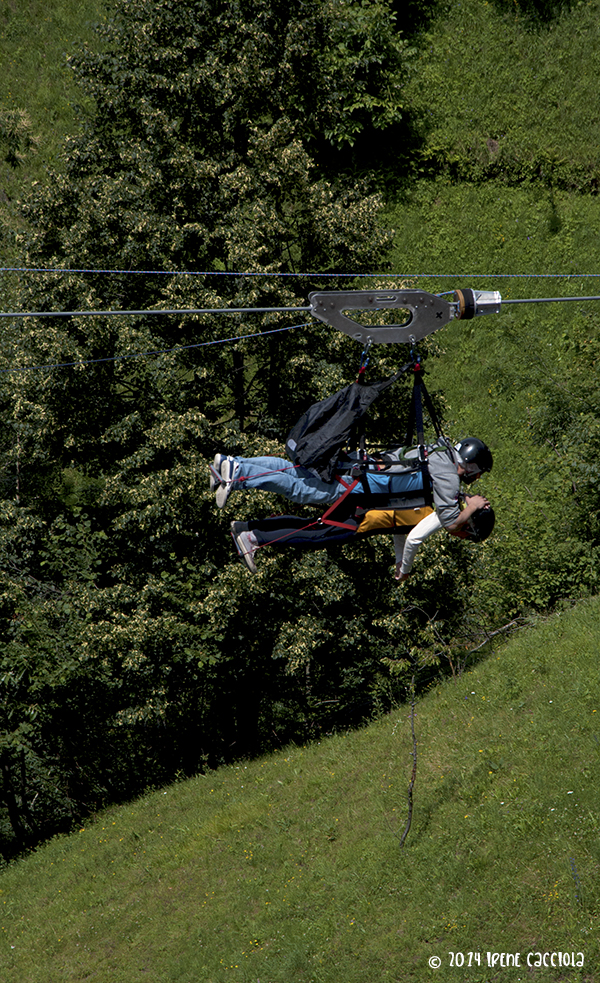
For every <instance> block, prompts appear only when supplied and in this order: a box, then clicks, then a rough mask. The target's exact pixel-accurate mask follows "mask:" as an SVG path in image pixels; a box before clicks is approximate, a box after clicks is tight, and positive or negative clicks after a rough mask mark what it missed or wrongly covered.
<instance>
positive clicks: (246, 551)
mask: <svg viewBox="0 0 600 983" xmlns="http://www.w3.org/2000/svg"><path fill="white" fill-rule="evenodd" d="M230 528H231V535H232V536H233V541H234V543H235V548H236V550H237V551H238V553H239V556H240V559H241V560H243V561H244V563H245V564H246V566H247V567H248V570H249V571H250V573H256V563H255V562H254V551H255V550H256V549H258V541H257V539H256V536H255V535H254V533H253V532H250V530H249V529H248V523H247V522H232V523H231V526H230Z"/></svg>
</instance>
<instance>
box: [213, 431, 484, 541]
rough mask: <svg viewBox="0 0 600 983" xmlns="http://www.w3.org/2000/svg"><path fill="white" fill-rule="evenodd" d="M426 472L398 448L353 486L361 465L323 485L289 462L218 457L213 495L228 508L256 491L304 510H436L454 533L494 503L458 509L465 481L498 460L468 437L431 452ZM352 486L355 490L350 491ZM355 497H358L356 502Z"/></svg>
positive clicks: (370, 463) (414, 454)
mask: <svg viewBox="0 0 600 983" xmlns="http://www.w3.org/2000/svg"><path fill="white" fill-rule="evenodd" d="M426 455H427V456H426V461H427V469H426V470H425V469H424V468H423V467H421V464H420V459H419V451H418V450H417V449H411V450H408V451H407V452H404V449H403V448H396V449H394V450H390V451H388V452H386V453H384V454H382V455H381V456H380V457H378V458H370V459H367V465H366V466H367V470H366V471H365V472H364V473H363V474H362V476H361V480H360V481H357V480H355V481H354V482H353V481H352V480H351V479H352V467H353V465H356V463H357V462H356V461H353V460H352V458H350V459H349V461H348V462H347V463H340V462H338V467H337V469H336V472H335V473H334V480H333V481H324V480H323V479H322V478H320V477H318V476H317V475H316V474H314V473H313V472H311V471H309V470H307V469H306V468H304V467H302V466H298V465H295V464H291V463H290V462H289V461H286V460H285V459H284V458H278V457H258V458H243V457H231V456H228V455H224V454H217V455H216V456H215V459H214V461H213V465H212V468H211V479H210V480H211V491H213V492H214V493H215V495H216V503H217V506H218V507H219V508H223V507H224V506H225V504H226V503H227V501H228V499H229V496H230V495H231V493H232V492H233V491H249V490H251V489H254V488H258V489H261V490H263V491H271V492H275V493H276V494H279V495H283V497H284V498H287V499H289V500H290V501H292V502H296V503H298V504H302V505H331V504H332V503H335V502H336V501H338V500H341V499H344V500H345V502H346V503H347V504H352V505H354V504H356V505H359V504H360V505H363V506H364V507H365V508H367V509H368V508H373V507H375V508H376V507H377V506H379V508H383V509H386V508H387V509H403V508H410V507H411V506H413V507H416V506H419V505H427V504H431V502H430V497H431V498H432V500H433V504H434V505H435V509H436V514H437V516H438V519H439V521H440V523H441V525H442V526H443V527H444V528H445V529H447V530H449V531H451V532H453V531H455V530H458V529H459V528H460V527H461V526H462V525H464V524H465V523H467V522H468V521H469V519H470V518H471V516H472V515H473V513H474V512H476V511H477V510H478V509H480V508H485V506H486V505H488V504H489V503H488V502H487V499H484V498H483V496H481V495H473V496H471V498H469V500H468V502H467V504H466V506H465V508H464V509H463V510H462V511H461V509H460V507H459V491H460V483H461V481H462V482H464V483H465V484H471V483H472V482H473V481H476V480H477V478H479V477H480V475H482V474H484V473H486V472H489V471H491V469H492V464H493V458H492V454H491V452H490V450H489V448H488V447H487V446H486V444H485V443H484V442H483V441H482V440H479V439H478V438H477V437H466V438H465V439H463V440H461V441H459V442H458V444H456V445H455V446H454V447H453V446H452V444H451V443H450V442H449V441H447V440H446V439H445V438H442V439H440V440H438V442H437V444H434V445H431V446H429V447H428V448H427V449H426ZM351 485H353V487H351ZM355 496H356V497H355Z"/></svg>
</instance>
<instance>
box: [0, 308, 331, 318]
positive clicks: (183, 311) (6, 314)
mask: <svg viewBox="0 0 600 983" xmlns="http://www.w3.org/2000/svg"><path fill="white" fill-rule="evenodd" d="M310 310H312V308H311V307H190V308H181V309H175V310H158V309H156V308H150V309H149V310H146V311H115V310H109V311H0V317H21V318H22V317H110V316H111V315H119V314H123V315H125V314H128V315H131V314H277V313H280V312H281V313H286V314H287V313H294V314H296V313H298V311H310Z"/></svg>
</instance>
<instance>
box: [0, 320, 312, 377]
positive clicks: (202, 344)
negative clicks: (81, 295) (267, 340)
mask: <svg viewBox="0 0 600 983" xmlns="http://www.w3.org/2000/svg"><path fill="white" fill-rule="evenodd" d="M309 326H310V325H309V323H308V322H307V323H306V324H293V325H291V327H289V328H272V329H270V330H269V331H257V332H255V333H254V334H244V335H238V336H237V337H235V338H218V339H217V340H216V341H199V342H198V343H197V344H195V345H176V346H175V347H174V348H163V349H161V350H159V351H151V352H133V353H132V354H131V355H113V356H112V357H106V358H88V359H84V360H81V361H79V362H51V363H49V364H47V365H17V366H14V367H13V368H10V369H0V374H2V375H5V374H6V373H8V372H31V371H33V370H34V369H66V368H73V367H76V366H79V365H95V364H96V363H98V362H121V361H123V360H124V359H126V358H143V357H144V356H146V355H169V354H170V353H171V352H184V351H187V350H188V349H189V348H206V346H207V345H225V344H226V343H227V342H230V341H244V340H245V339H246V338H263V337H264V336H265V335H268V334H277V333H278V332H280V331H295V330H296V329H297V328H308V327H309Z"/></svg>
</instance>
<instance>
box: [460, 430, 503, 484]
mask: <svg viewBox="0 0 600 983" xmlns="http://www.w3.org/2000/svg"><path fill="white" fill-rule="evenodd" d="M454 450H455V451H456V453H457V454H458V457H459V462H460V463H461V464H462V465H463V466H464V467H465V469H466V472H467V473H466V474H464V475H463V476H462V478H461V480H462V481H464V483H465V484H466V485H470V484H471V482H472V481H475V480H476V479H477V477H478V476H479V475H480V474H482V473H483V472H484V471H491V470H492V465H493V463H494V459H493V457H492V452H491V451H490V449H489V447H488V446H487V444H484V442H483V440H479V439H478V438H477V437H465V438H464V440H459V442H458V444H455V445H454ZM469 472H472V473H469Z"/></svg>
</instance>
